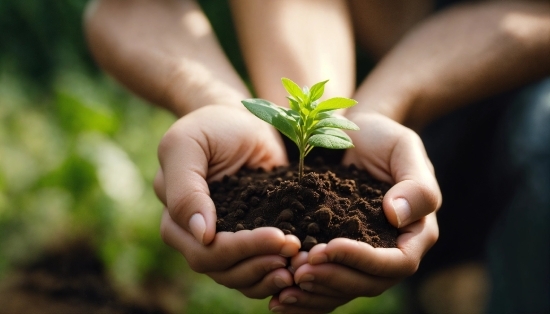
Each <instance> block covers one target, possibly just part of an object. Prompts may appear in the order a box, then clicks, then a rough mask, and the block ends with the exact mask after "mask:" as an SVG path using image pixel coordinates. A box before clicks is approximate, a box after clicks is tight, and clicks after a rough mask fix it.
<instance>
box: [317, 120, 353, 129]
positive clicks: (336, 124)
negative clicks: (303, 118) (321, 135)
mask: <svg viewBox="0 0 550 314" xmlns="http://www.w3.org/2000/svg"><path fill="white" fill-rule="evenodd" d="M324 127H330V128H337V129H343V130H354V131H357V130H359V127H358V126H357V124H355V123H353V122H351V121H350V120H348V119H346V118H326V119H323V120H321V121H319V122H318V123H317V124H316V125H315V128H324Z"/></svg>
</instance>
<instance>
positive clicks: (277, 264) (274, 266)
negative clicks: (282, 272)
mask: <svg viewBox="0 0 550 314" xmlns="http://www.w3.org/2000/svg"><path fill="white" fill-rule="evenodd" d="M284 267H286V264H285V263H283V262H273V263H272V264H271V268H270V270H275V269H279V268H284Z"/></svg>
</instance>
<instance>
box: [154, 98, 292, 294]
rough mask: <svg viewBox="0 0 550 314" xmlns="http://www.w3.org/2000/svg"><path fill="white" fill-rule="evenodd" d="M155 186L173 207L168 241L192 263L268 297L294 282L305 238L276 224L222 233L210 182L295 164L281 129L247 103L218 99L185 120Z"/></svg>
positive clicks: (166, 145) (162, 151) (165, 142)
mask: <svg viewBox="0 0 550 314" xmlns="http://www.w3.org/2000/svg"><path fill="white" fill-rule="evenodd" d="M158 154H159V160H160V165H161V169H160V170H159V172H158V174H157V177H156V179H155V184H154V186H155V192H156V194H157V196H158V197H159V199H160V200H161V201H162V202H163V203H164V205H165V211H164V214H163V218H162V221H161V235H162V238H163V240H164V241H165V242H166V243H167V244H168V245H170V246H172V247H174V248H175V249H176V250H178V251H179V252H181V253H182V254H183V256H184V257H185V259H186V260H187V261H188V263H189V265H190V267H191V269H193V270H194V271H197V272H200V273H205V274H207V275H209V276H210V277H212V278H213V279H214V280H215V281H217V282H218V283H220V284H223V285H225V286H227V287H230V288H235V289H238V290H239V291H241V292H242V293H243V294H245V295H246V296H248V297H253V298H265V297H267V296H269V295H273V294H274V293H277V292H279V291H280V290H281V289H282V288H284V287H287V286H289V285H291V284H292V274H291V273H290V272H289V271H288V270H287V269H286V266H287V258H286V257H289V256H293V255H295V254H296V253H297V252H298V249H299V247H300V242H299V240H298V239H297V238H296V237H294V236H290V235H284V234H283V233H282V232H281V231H280V230H278V229H276V228H259V229H255V230H252V231H239V232H236V233H231V232H221V233H218V234H216V209H215V206H214V203H213V202H212V199H211V198H210V195H209V189H208V183H207V182H210V181H215V180H220V179H221V178H222V177H223V176H224V175H228V174H233V173H235V172H237V171H238V170H239V169H240V168H241V167H243V166H246V167H252V168H256V167H263V168H266V169H269V168H272V167H273V166H275V165H282V164H285V163H286V162H287V160H286V154H285V151H284V146H283V144H282V142H281V139H280V136H279V135H278V133H277V132H276V131H275V130H274V129H272V128H271V126H269V125H268V124H266V123H265V122H263V121H261V120H259V119H258V118H256V117H254V116H253V115H252V114H250V113H249V112H248V111H246V109H244V107H243V108H242V109H241V108H236V107H230V106H224V105H210V106H205V107H203V108H201V109H198V110H195V111H193V112H192V113H190V114H188V115H186V116H184V117H183V118H181V119H179V120H178V121H177V122H176V123H174V125H173V126H172V127H171V128H170V129H169V130H168V132H167V133H166V134H165V135H164V137H163V139H162V140H161V143H160V145H159V151H158Z"/></svg>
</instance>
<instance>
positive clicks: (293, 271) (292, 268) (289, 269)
mask: <svg viewBox="0 0 550 314" xmlns="http://www.w3.org/2000/svg"><path fill="white" fill-rule="evenodd" d="M288 271H289V272H290V273H291V274H293V275H294V273H295V272H296V269H294V267H292V265H290V266H288Z"/></svg>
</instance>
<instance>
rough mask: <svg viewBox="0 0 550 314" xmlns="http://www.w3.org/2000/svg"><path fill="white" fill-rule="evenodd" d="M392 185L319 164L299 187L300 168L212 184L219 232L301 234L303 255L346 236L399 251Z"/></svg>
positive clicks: (247, 172) (244, 172) (241, 173)
mask: <svg viewBox="0 0 550 314" xmlns="http://www.w3.org/2000/svg"><path fill="white" fill-rule="evenodd" d="M389 188H390V186H389V185H388V184H386V183H383V182H380V181H378V180H375V179H373V178H372V177H371V176H370V175H369V174H368V173H367V172H366V171H363V170H360V169H357V168H356V167H354V166H353V165H352V166H350V167H345V166H330V167H329V166H326V165H324V164H323V163H322V161H319V160H317V161H316V162H314V163H313V167H307V166H306V169H305V175H304V177H303V178H302V182H301V183H299V182H298V172H297V166H296V165H292V166H289V167H278V168H276V169H274V170H273V171H270V172H266V171H264V170H263V169H257V170H251V169H241V170H240V171H239V172H238V173H237V174H236V175H232V176H225V177H224V178H223V180H222V181H218V182H213V183H211V184H210V193H211V197H212V199H213V200H214V204H215V205H216V210H217V215H218V221H217V231H218V232H219V231H233V232H235V231H239V230H243V229H250V230H251V229H254V228H259V227H264V226H274V227H278V228H279V229H281V230H283V232H284V233H286V234H294V235H296V236H297V237H298V238H299V239H300V241H301V242H302V248H301V249H302V250H304V251H309V250H310V249H311V248H312V247H313V246H314V245H315V244H317V243H327V242H329V241H330V240H331V239H334V238H338V237H344V238H350V239H354V240H358V241H363V242H366V243H368V244H370V245H372V246H374V247H396V245H397V244H396V239H397V235H398V230H397V228H395V227H393V226H392V225H390V223H389V222H388V220H387V219H386V216H385V215H384V212H383V210H382V199H383V197H384V194H385V193H386V192H387V190H388V189H389Z"/></svg>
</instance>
